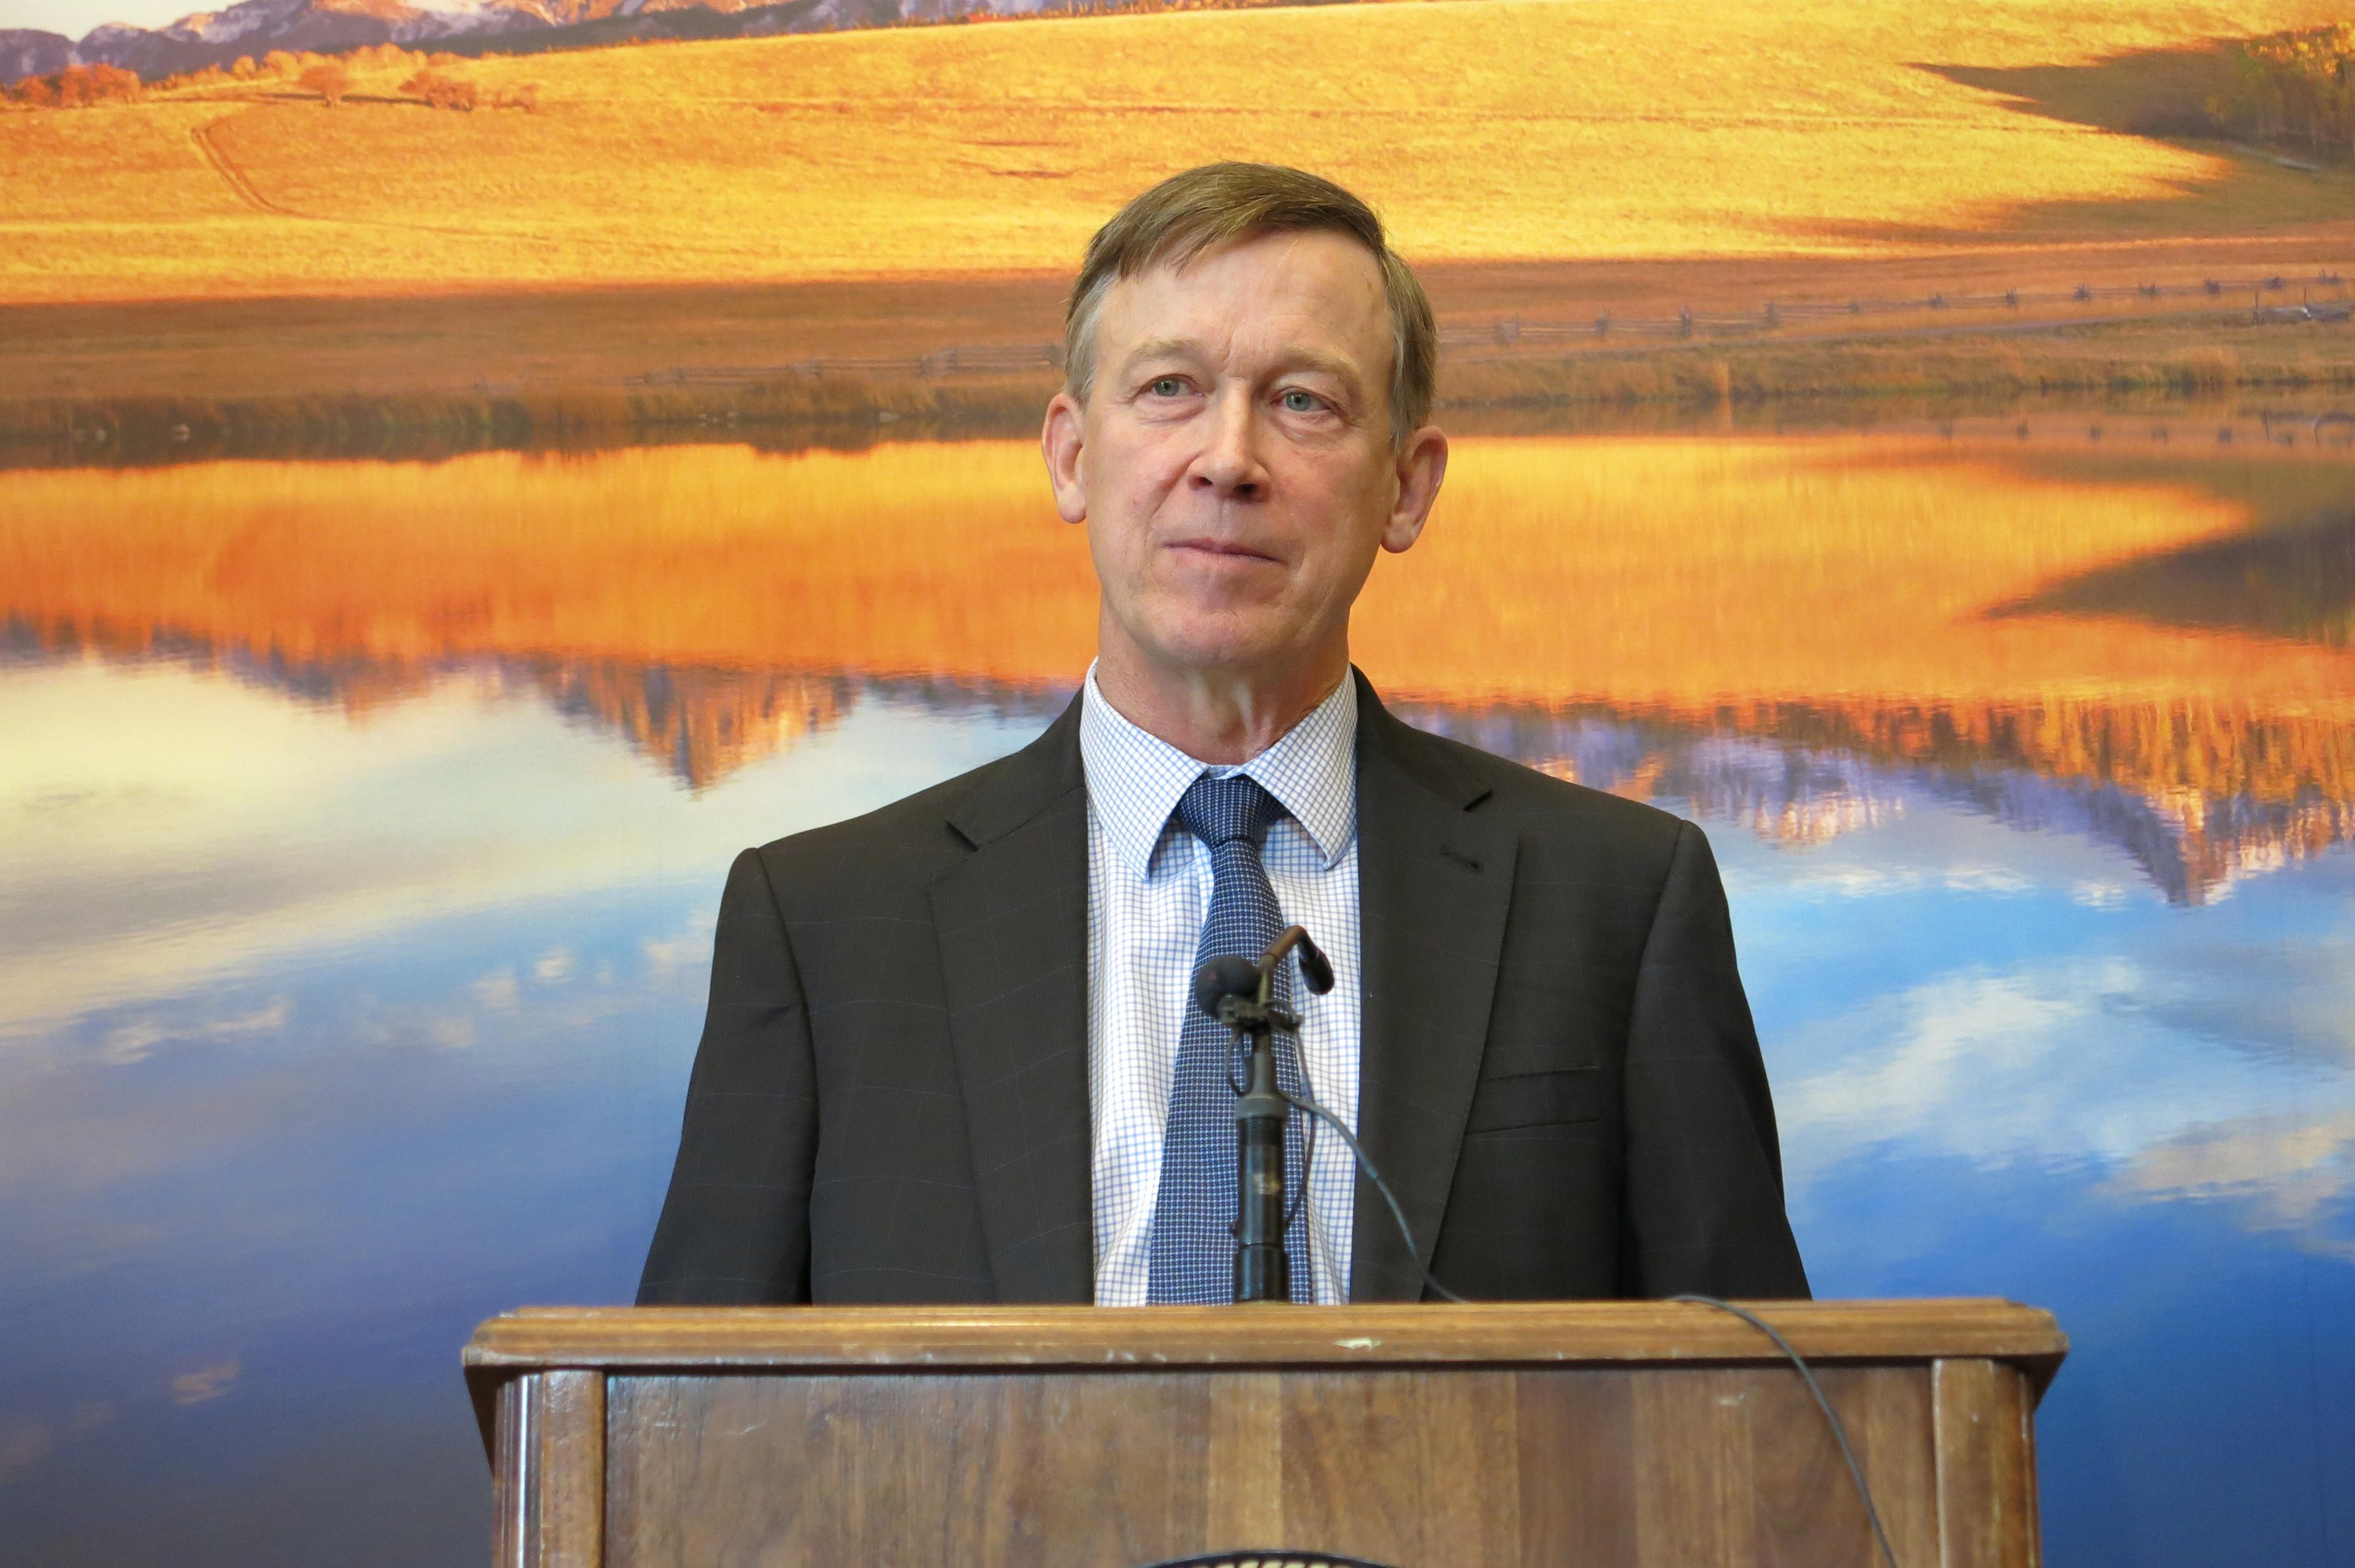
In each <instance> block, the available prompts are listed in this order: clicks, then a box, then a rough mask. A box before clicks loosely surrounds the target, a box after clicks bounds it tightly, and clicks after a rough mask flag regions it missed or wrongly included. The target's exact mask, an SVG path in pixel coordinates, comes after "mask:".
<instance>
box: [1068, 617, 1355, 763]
mask: <svg viewBox="0 0 2355 1568" xmlns="http://www.w3.org/2000/svg"><path fill="white" fill-rule="evenodd" d="M1348 673H1349V650H1348V645H1346V644H1344V645H1341V646H1339V647H1336V648H1333V649H1331V650H1330V651H1329V652H1327V653H1325V654H1322V655H1320V656H1317V657H1316V658H1314V659H1308V660H1302V661H1300V662H1298V663H1296V664H1294V665H1289V666H1285V667H1277V668H1268V669H1252V670H1232V669H1212V670H1204V669H1172V668H1169V667H1165V666H1160V665H1156V664H1154V663H1152V662H1151V661H1150V660H1148V659H1146V658H1145V657H1143V656H1140V655H1139V654H1138V652H1137V650H1135V648H1132V647H1128V646H1126V645H1123V644H1120V643H1118V642H1116V641H1115V640H1114V639H1112V638H1105V639H1103V645H1102V646H1101V647H1100V649H1099V650H1098V653H1097V655H1096V689H1097V690H1098V691H1099V692H1101V693H1102V694H1103V699H1104V700H1105V701H1106V702H1109V703H1111V704H1112V706H1113V708H1114V710H1115V711H1116V712H1118V713H1119V714H1120V716H1121V717H1122V718H1124V719H1125V720H1128V721H1129V722H1130V723H1132V724H1134V725H1135V726H1136V727H1137V728H1138V729H1140V730H1142V731H1145V732H1146V734H1148V735H1151V736H1153V737H1154V738H1155V739H1156V740H1160V741H1167V742H1168V743H1169V744H1170V745H1172V746H1175V747H1177V749H1178V750H1179V751H1181V752H1185V753H1186V754H1187V755H1188V756H1189V757H1192V758H1193V759H1194V760H1195V761H1197V762H1202V763H1213V764H1216V765H1218V766H1221V767H1224V766H1230V765H1232V764H1234V763H1247V762H1250V761H1251V760H1252V758H1253V757H1256V756H1258V755H1259V754H1260V753H1261V752H1264V751H1266V750H1267V749H1268V748H1269V747H1270V746H1273V745H1274V744H1275V743H1276V742H1277V741H1281V740H1282V739H1284V736H1285V735H1286V734H1287V733H1289V732H1290V731H1291V730H1292V727H1293V726H1294V725H1295V724H1297V723H1299V722H1300V721H1301V720H1303V719H1305V718H1306V717H1308V715H1309V714H1310V713H1311V712H1312V711H1314V710H1315V709H1316V705H1317V704H1318V703H1320V702H1322V701H1324V700H1325V699H1327V697H1329V696H1331V695H1332V693H1333V688H1334V687H1335V686H1337V685H1338V684H1339V683H1340V682H1341V681H1342V680H1344V679H1346V678H1347V677H1348Z"/></svg>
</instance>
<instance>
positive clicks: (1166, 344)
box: [1121, 337, 1365, 397]
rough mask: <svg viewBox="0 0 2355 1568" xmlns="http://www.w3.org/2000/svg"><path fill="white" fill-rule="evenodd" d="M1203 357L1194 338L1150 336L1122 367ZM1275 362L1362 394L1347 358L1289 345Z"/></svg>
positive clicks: (1124, 359)
mask: <svg viewBox="0 0 2355 1568" xmlns="http://www.w3.org/2000/svg"><path fill="white" fill-rule="evenodd" d="M1200 357H1202V345H1201V343H1200V342H1199V340H1197V339H1195V338H1191V337H1148V338H1146V340H1145V341H1144V342H1142V343H1140V344H1138V345H1137V346H1136V347H1134V348H1132V349H1130V350H1129V351H1128V353H1127V354H1125V355H1124V356H1123V357H1122V359H1121V368H1122V370H1123V371H1127V370H1129V369H1131V368H1134V367H1135V366H1137V365H1140V364H1143V363H1144V362H1145V361H1146V360H1148V359H1161V358H1191V359H1199V358H1200ZM1276 363H1277V364H1279V365H1281V366H1283V367H1284V368H1287V369H1295V370H1316V371H1320V372H1322V373H1323V374H1325V375H1327V376H1330V377H1332V378H1333V379H1335V380H1337V381H1338V382H1340V383H1341V384H1342V385H1343V386H1344V387H1347V388H1348V389H1349V392H1350V394H1351V395H1352V396H1353V397H1354V396H1362V395H1363V394H1364V392H1365V382H1364V380H1363V379H1362V378H1360V377H1359V374H1358V370H1357V368H1356V367H1355V366H1353V365H1351V364H1350V363H1349V362H1348V360H1346V359H1340V358H1336V357H1334V356H1332V355H1330V354H1323V353H1319V352H1318V351H1317V350H1316V349H1314V348H1301V347H1288V348H1286V349H1285V350H1284V352H1283V353H1282V354H1280V355H1278V356H1277V357H1276Z"/></svg>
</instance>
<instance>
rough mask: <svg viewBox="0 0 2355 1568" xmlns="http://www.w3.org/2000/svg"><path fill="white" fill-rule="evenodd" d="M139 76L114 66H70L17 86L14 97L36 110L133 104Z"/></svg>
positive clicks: (138, 92) (139, 89)
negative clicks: (89, 105) (94, 104)
mask: <svg viewBox="0 0 2355 1568" xmlns="http://www.w3.org/2000/svg"><path fill="white" fill-rule="evenodd" d="M141 91H142V88H141V86H140V81H139V76H138V73H137V72H135V71H128V70H125V69H123V68H122V67H121V66H115V65H69V66H68V67H66V69H63V70H60V71H53V72H51V73H50V74H49V75H48V76H45V77H28V78H27V79H26V80H23V81H20V82H18V83H17V84H16V97H17V98H19V99H20V100H22V101H24V102H26V103H28V104H31V105H33V106H34V107H35V108H39V109H51V108H55V109H80V108H82V107H83V106H84V105H86V104H91V103H131V102H135V101H137V100H138V98H139V95H140V93H141Z"/></svg>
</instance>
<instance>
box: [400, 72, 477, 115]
mask: <svg viewBox="0 0 2355 1568" xmlns="http://www.w3.org/2000/svg"><path fill="white" fill-rule="evenodd" d="M400 91H403V92H406V93H408V94H410V96H411V97H413V98H419V99H422V100H423V101H424V102H425V106H426V107H427V108H429V109H464V110H472V109H473V108H474V104H475V102H476V101H477V99H478V94H477V93H476V91H475V89H474V83H473V82H471V81H462V80H459V79H458V78H456V77H454V76H451V75H448V74H446V73H445V72H442V71H438V70H432V69H427V70H421V71H419V72H418V73H417V74H416V75H415V76H412V77H410V79H409V80H407V81H404V82H402V83H401V84H400Z"/></svg>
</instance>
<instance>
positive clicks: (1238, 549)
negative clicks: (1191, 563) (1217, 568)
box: [1163, 538, 1282, 566]
mask: <svg viewBox="0 0 2355 1568" xmlns="http://www.w3.org/2000/svg"><path fill="white" fill-rule="evenodd" d="M1163 548H1165V549H1171V550H1175V551H1176V552H1177V553H1178V554H1179V555H1180V556H1183V557H1186V558H1188V559H1191V560H1218V561H1230V562H1233V563H1234V564H1237V565H1242V564H1246V563H1248V562H1252V561H1263V562H1265V563H1266V564H1268V565H1270V566H1276V565H1281V564H1282V563H1281V562H1280V561H1278V560H1276V558H1275V557H1274V556H1272V555H1270V554H1269V553H1268V552H1267V551H1265V550H1263V549H1252V547H1251V546H1249V545H1247V544H1243V543H1241V542H1240V541H1238V540H1235V539H1207V538H1204V539H1172V540H1170V541H1169V543H1168V544H1167V545H1166V546H1165V547H1163Z"/></svg>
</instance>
